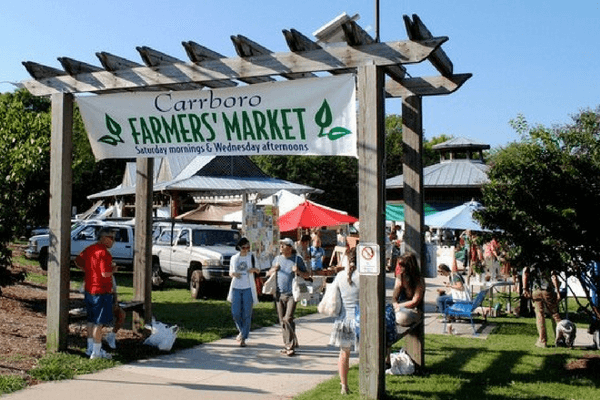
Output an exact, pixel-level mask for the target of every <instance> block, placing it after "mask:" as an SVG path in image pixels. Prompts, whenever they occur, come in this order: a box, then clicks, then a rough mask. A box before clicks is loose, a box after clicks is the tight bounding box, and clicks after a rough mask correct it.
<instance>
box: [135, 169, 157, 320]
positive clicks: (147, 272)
mask: <svg viewBox="0 0 600 400" xmlns="http://www.w3.org/2000/svg"><path fill="white" fill-rule="evenodd" d="M136 167H137V168H136V169H137V174H136V175H137V176H136V186H135V250H134V257H133V297H134V300H137V301H143V302H144V323H146V324H149V323H151V322H152V280H151V278H152V201H153V197H152V193H153V183H154V182H153V176H154V159H153V158H138V159H137V166H136ZM140 317H141V316H140V315H139V313H137V312H134V313H133V330H134V331H138V330H139V329H140V328H141V321H140Z"/></svg>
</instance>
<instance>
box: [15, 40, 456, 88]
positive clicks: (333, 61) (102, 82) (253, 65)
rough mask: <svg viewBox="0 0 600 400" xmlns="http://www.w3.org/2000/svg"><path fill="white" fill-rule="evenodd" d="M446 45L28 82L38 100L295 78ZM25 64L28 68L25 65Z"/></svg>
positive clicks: (410, 59) (416, 55)
mask: <svg viewBox="0 0 600 400" xmlns="http://www.w3.org/2000/svg"><path fill="white" fill-rule="evenodd" d="M447 40H448V38H447V37H438V38H433V39H429V40H423V41H410V40H405V41H397V42H386V43H372V44H368V45H362V46H356V47H348V46H346V47H337V46H332V47H327V48H323V49H318V50H312V51H306V52H303V53H301V54H296V53H293V52H291V53H290V52H287V53H271V54H265V55H257V56H252V57H238V58H235V57H232V58H226V59H220V60H208V61H203V62H200V63H173V64H160V65H157V66H154V67H136V68H129V69H124V70H116V71H111V72H109V71H99V72H92V73H87V74H80V75H77V76H74V77H72V76H69V75H67V74H66V73H64V75H61V76H48V77H43V78H37V79H35V80H30V81H25V82H23V84H24V85H25V87H27V89H28V90H29V91H30V92H31V93H32V94H34V95H39V96H43V95H48V94H52V93H61V92H62V93H80V92H93V93H102V92H106V91H114V90H116V89H119V90H128V89H129V90H131V89H137V88H141V87H161V86H162V87H164V86H165V85H172V84H178V83H191V82H195V83H201V84H204V83H205V82H207V81H214V80H227V79H240V78H249V77H257V76H259V77H264V76H277V75H281V76H283V75H284V74H289V73H290V71H294V72H295V73H306V72H317V71H324V72H330V71H334V70H340V69H348V68H356V67H357V66H360V65H364V63H366V62H369V63H373V64H374V65H377V66H382V67H386V66H392V65H400V64H414V63H419V62H421V61H423V60H425V59H426V58H427V57H428V56H429V54H431V52H432V51H434V50H435V49H437V48H438V47H439V46H441V45H442V44H443V43H444V42H446V41H447ZM26 63H27V62H25V63H24V64H26Z"/></svg>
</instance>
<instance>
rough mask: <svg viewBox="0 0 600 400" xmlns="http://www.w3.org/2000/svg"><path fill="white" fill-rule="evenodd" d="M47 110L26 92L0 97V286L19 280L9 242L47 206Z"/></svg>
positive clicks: (43, 101)
mask: <svg viewBox="0 0 600 400" xmlns="http://www.w3.org/2000/svg"><path fill="white" fill-rule="evenodd" d="M49 108H50V103H49V101H48V100H47V99H44V98H37V97H33V96H31V95H30V94H29V93H28V92H27V91H25V90H20V91H17V92H15V93H8V94H2V95H0V154H2V157H0V286H5V285H6V284H10V283H13V282H14V280H15V278H22V276H15V275H14V274H12V273H11V271H10V270H9V269H10V267H11V265H12V260H11V252H10V250H9V248H8V243H9V242H10V241H11V240H12V238H13V237H14V235H15V234H16V233H17V232H18V231H19V228H21V227H23V226H24V225H25V224H26V223H27V222H29V221H32V220H35V219H36V218H37V217H38V212H39V210H40V206H41V205H42V204H44V203H47V199H48V193H47V190H44V188H47V186H48V177H47V176H46V175H45V174H44V171H47V170H48V165H49V156H48V153H49V143H50V137H49V135H48V132H49V127H50V114H49ZM46 213H47V211H46Z"/></svg>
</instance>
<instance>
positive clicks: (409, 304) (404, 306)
mask: <svg viewBox="0 0 600 400" xmlns="http://www.w3.org/2000/svg"><path fill="white" fill-rule="evenodd" d="M395 274H396V281H395V282H394V291H393V294H392V306H393V307H394V311H395V312H396V324H397V325H400V326H403V327H407V326H411V325H414V324H415V323H417V322H419V321H421V320H422V318H423V310H422V307H421V306H422V304H423V301H424V300H425V280H424V279H423V277H422V276H421V271H420V269H419V265H418V263H417V257H416V256H415V254H414V253H410V252H406V253H404V254H403V255H402V256H400V258H398V262H397V263H396V271H395Z"/></svg>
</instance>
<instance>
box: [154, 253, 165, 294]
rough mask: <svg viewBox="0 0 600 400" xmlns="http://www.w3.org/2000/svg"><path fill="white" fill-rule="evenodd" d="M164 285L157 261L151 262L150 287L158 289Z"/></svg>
mask: <svg viewBox="0 0 600 400" xmlns="http://www.w3.org/2000/svg"><path fill="white" fill-rule="evenodd" d="M164 283H165V278H164V275H163V273H162V271H161V269H160V263H159V262H158V260H154V261H152V287H153V288H155V289H160V288H161V287H162V286H163V284H164Z"/></svg>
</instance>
